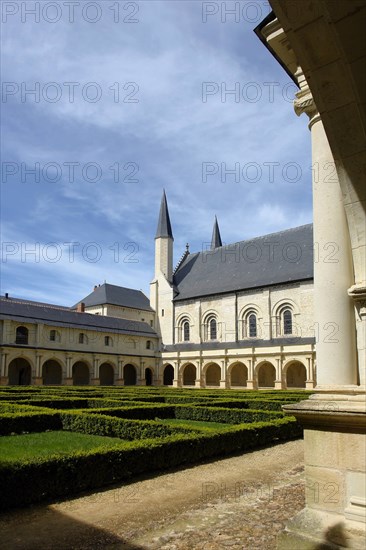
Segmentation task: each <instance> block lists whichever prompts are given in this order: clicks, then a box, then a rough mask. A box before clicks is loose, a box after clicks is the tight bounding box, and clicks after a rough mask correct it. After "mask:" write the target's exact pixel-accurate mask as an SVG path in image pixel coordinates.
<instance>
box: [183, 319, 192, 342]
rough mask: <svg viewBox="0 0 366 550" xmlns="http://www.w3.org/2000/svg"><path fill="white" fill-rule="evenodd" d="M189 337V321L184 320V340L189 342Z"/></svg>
mask: <svg viewBox="0 0 366 550" xmlns="http://www.w3.org/2000/svg"><path fill="white" fill-rule="evenodd" d="M189 339H190V327H189V321H184V323H183V340H184V342H189Z"/></svg>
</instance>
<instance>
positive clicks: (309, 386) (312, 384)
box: [305, 380, 315, 390]
mask: <svg viewBox="0 0 366 550" xmlns="http://www.w3.org/2000/svg"><path fill="white" fill-rule="evenodd" d="M305 388H306V389H307V390H312V389H314V388H315V382H314V380H307V381H306V383H305Z"/></svg>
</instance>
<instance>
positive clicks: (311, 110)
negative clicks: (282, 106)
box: [294, 67, 320, 129]
mask: <svg viewBox="0 0 366 550" xmlns="http://www.w3.org/2000/svg"><path fill="white" fill-rule="evenodd" d="M295 76H296V78H297V81H298V83H299V86H300V90H299V91H298V92H297V93H296V94H295V99H294V110H295V113H296V114H297V116H300V115H302V114H303V113H305V114H307V116H308V117H309V119H310V121H309V129H311V127H312V125H313V124H314V123H315V122H317V121H318V120H320V115H319V112H318V109H317V106H316V105H315V101H314V98H313V95H312V93H311V91H310V88H309V85H308V83H307V81H306V79H305V76H304V74H303V72H302V69H301V67H299V68H298V70H297V71H296V74H295Z"/></svg>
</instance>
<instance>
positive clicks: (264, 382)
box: [258, 363, 276, 388]
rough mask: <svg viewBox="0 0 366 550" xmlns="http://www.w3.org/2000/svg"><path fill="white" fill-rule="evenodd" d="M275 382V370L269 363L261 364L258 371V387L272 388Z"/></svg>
mask: <svg viewBox="0 0 366 550" xmlns="http://www.w3.org/2000/svg"><path fill="white" fill-rule="evenodd" d="M275 380H276V369H275V368H274V366H273V365H272V364H271V363H263V365H261V366H260V367H259V370H258V387H259V388H274V386H275Z"/></svg>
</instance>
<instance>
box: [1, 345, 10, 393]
mask: <svg viewBox="0 0 366 550" xmlns="http://www.w3.org/2000/svg"><path fill="white" fill-rule="evenodd" d="M8 383H9V376H8V354H7V353H6V352H5V351H2V352H1V371H0V385H1V386H6V385H7V384H8Z"/></svg>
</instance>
